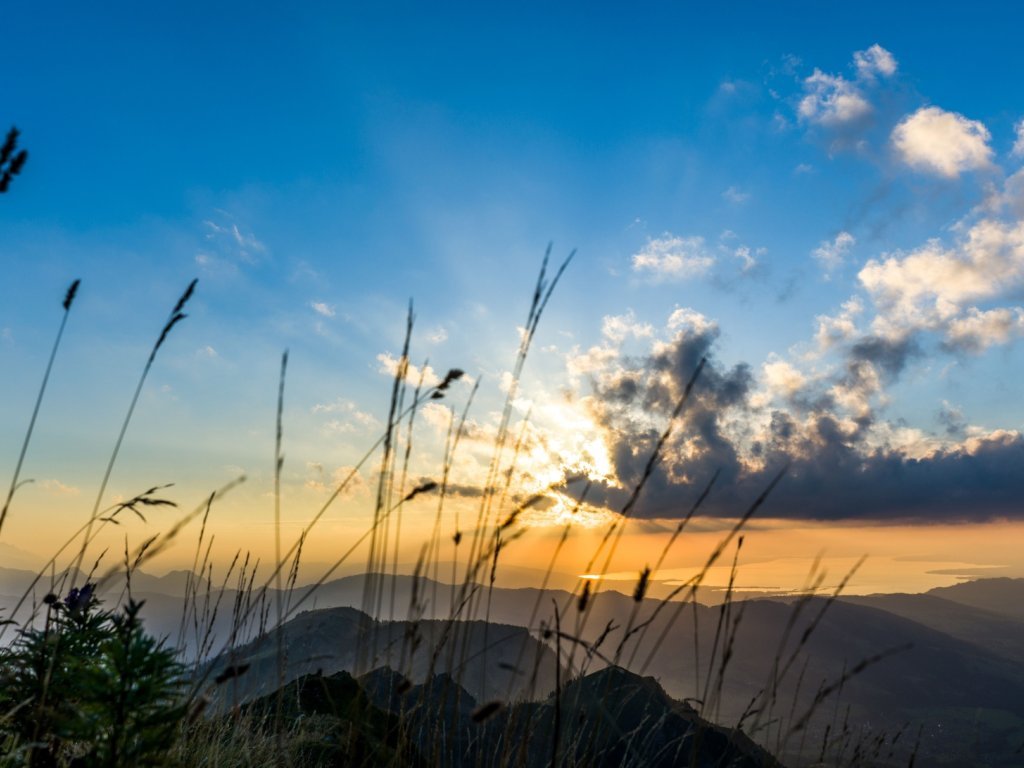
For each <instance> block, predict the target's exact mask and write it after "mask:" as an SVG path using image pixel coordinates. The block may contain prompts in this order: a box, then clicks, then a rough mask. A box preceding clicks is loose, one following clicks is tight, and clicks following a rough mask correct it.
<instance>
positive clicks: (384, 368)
mask: <svg viewBox="0 0 1024 768" xmlns="http://www.w3.org/2000/svg"><path fill="white" fill-rule="evenodd" d="M377 362H379V363H380V368H378V369H377V372H378V373H383V374H384V375H386V376H390V377H391V378H394V377H395V376H397V375H398V366H399V362H400V361H399V358H396V357H395V356H394V355H392V354H391V353H390V352H382V353H381V354H379V355H377ZM421 375H422V378H423V386H424V387H436V386H437V385H438V384H440V383H441V377H440V376H438V375H437V372H436V371H435V370H434V369H433V368H431V367H430V366H429V365H428V366H426V367H424V368H423V369H422V370H421V369H420V368H418V367H417V366H415V365H413V364H412V363H409V364H408V365H407V366H406V371H405V381H406V383H408V384H411V385H412V386H414V387H415V386H416V385H417V384H419V382H420V377H421ZM466 380H467V377H465V376H464V377H463V381H466Z"/></svg>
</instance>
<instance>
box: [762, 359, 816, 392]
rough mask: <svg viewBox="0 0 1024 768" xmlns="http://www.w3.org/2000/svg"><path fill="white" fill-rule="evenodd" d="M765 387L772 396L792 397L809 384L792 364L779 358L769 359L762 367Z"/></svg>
mask: <svg viewBox="0 0 1024 768" xmlns="http://www.w3.org/2000/svg"><path fill="white" fill-rule="evenodd" d="M762 372H763V375H764V382H765V385H766V386H767V387H768V390H769V392H770V393H771V394H773V395H774V394H778V395H781V396H783V397H792V396H793V395H795V394H796V393H797V392H799V391H800V390H801V389H803V387H804V385H805V384H806V383H807V377H806V376H804V375H803V374H802V373H801V372H800V371H799V370H797V369H796V367H794V366H793V365H792V364H790V363H787V362H786V361H785V360H782V359H779V358H778V357H771V358H769V360H768V362H766V363H765V364H764V365H763V366H762Z"/></svg>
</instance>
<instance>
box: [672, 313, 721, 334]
mask: <svg viewBox="0 0 1024 768" xmlns="http://www.w3.org/2000/svg"><path fill="white" fill-rule="evenodd" d="M665 326H666V327H667V328H668V329H669V330H670V331H678V330H680V329H687V330H690V331H692V332H694V333H704V332H707V331H715V330H717V329H718V323H716V322H715V321H714V320H710V319H708V317H707V316H706V315H703V314H701V313H700V312H698V311H697V310H695V309H691V308H690V307H676V308H675V309H674V310H673V311H672V314H671V315H669V316H668V321H667V322H666V323H665Z"/></svg>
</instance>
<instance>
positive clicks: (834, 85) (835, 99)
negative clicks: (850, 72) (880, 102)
mask: <svg viewBox="0 0 1024 768" xmlns="http://www.w3.org/2000/svg"><path fill="white" fill-rule="evenodd" d="M804 90H805V91H807V95H806V96H804V97H803V98H802V99H801V100H800V105H799V107H798V108H797V114H798V115H799V116H800V119H801V120H806V121H807V122H810V123H817V124H820V125H824V126H826V127H835V126H839V125H843V124H845V123H850V122H853V121H855V120H858V119H860V118H862V117H864V116H866V115H868V114H870V112H871V104H870V103H869V102H868V100H867V99H866V98H864V94H863V93H861V91H860V89H859V88H858V87H857V86H856V85H855V84H854V83H851V82H850V81H849V80H847V79H846V78H844V77H843V76H842V75H829V74H826V73H825V72H822V71H821V70H820V69H815V70H814V73H813V74H812V75H811V76H810V77H808V78H807V79H806V80H804Z"/></svg>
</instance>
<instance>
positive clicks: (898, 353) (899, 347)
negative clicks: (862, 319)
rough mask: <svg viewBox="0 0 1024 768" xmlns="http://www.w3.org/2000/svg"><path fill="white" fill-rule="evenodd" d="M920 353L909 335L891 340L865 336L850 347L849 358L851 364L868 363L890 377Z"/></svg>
mask: <svg viewBox="0 0 1024 768" xmlns="http://www.w3.org/2000/svg"><path fill="white" fill-rule="evenodd" d="M920 354H921V348H920V346H919V345H918V343H917V341H916V340H914V339H913V338H911V337H906V338H903V339H899V340H896V341H893V340H890V339H884V338H882V337H880V336H865V337H864V338H863V339H860V340H859V341H857V342H856V343H855V344H854V345H853V346H852V347H850V355H849V360H850V363H851V365H856V364H858V363H870V364H871V365H873V366H875V367H876V368H880V369H881V370H882V371H883V372H884V373H886V374H887V375H888V376H889V377H890V378H896V377H897V376H899V375H900V374H901V373H902V372H903V369H904V368H906V367H907V363H908V362H909V361H910V360H911V359H912V358H915V357H917V356H919V355H920Z"/></svg>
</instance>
